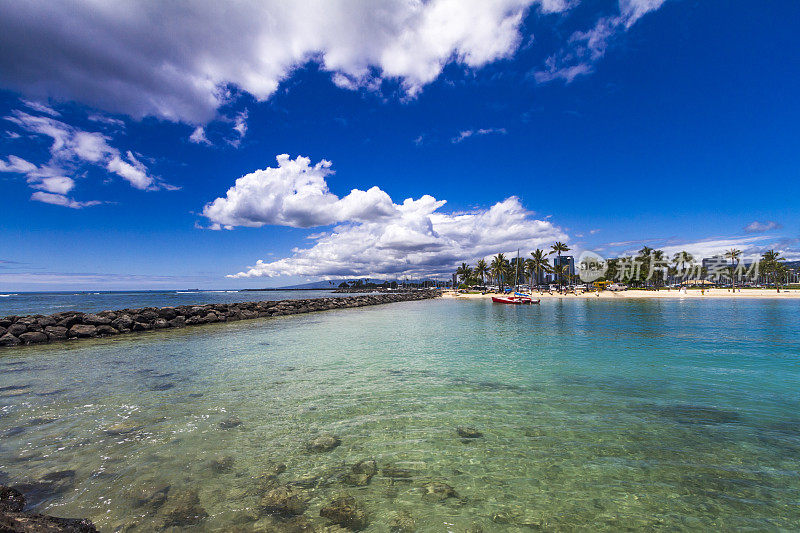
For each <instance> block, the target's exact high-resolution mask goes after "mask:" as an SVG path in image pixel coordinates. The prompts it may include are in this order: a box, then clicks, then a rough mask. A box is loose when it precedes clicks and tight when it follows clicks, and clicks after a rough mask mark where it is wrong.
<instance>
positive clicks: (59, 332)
mask: <svg viewBox="0 0 800 533" xmlns="http://www.w3.org/2000/svg"><path fill="white" fill-rule="evenodd" d="M67 331H69V330H68V329H67V328H65V327H64V326H47V327H46V328H44V332H45V333H46V334H47V337H48V338H49V339H50V340H51V341H56V340H62V339H66V338H67Z"/></svg>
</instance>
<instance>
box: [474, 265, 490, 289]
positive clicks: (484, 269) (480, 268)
mask: <svg viewBox="0 0 800 533" xmlns="http://www.w3.org/2000/svg"><path fill="white" fill-rule="evenodd" d="M473 272H474V273H475V275H476V276H480V277H481V285H486V282H485V281H484V276H485V275H486V274H488V273H489V266H488V265H487V264H486V260H485V259H478V262H477V263H475V270H474V271H473Z"/></svg>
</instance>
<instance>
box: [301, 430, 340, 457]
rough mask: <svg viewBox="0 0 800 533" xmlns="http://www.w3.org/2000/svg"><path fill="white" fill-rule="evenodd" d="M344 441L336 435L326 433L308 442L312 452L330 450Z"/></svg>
mask: <svg viewBox="0 0 800 533" xmlns="http://www.w3.org/2000/svg"><path fill="white" fill-rule="evenodd" d="M341 443H342V440H341V439H340V438H339V437H337V436H336V435H331V434H330V433H324V434H322V435H320V436H319V437H317V438H315V439H313V440H312V441H311V442H309V443H308V446H307V447H308V450H309V451H312V452H329V451H331V450H332V449H334V448H336V447H337V446H339V445H340V444H341Z"/></svg>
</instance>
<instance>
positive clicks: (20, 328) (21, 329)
mask: <svg viewBox="0 0 800 533" xmlns="http://www.w3.org/2000/svg"><path fill="white" fill-rule="evenodd" d="M26 331H28V327H27V326H26V325H25V324H20V323H19V322H17V323H16V324H11V325H10V326H8V329H7V330H6V333H10V334H11V335H13V336H15V337H19V336H20V335H22V334H23V333H25V332H26Z"/></svg>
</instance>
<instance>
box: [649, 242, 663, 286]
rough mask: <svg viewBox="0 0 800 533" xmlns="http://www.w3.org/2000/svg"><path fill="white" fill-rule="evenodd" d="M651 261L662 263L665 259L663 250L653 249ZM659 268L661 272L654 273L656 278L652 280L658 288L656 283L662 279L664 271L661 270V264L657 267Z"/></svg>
mask: <svg viewBox="0 0 800 533" xmlns="http://www.w3.org/2000/svg"><path fill="white" fill-rule="evenodd" d="M652 261H653V263H654V264H658V265H664V264H666V261H665V260H664V250H653V252H652ZM659 270H661V271H662V274H661V275H660V276H659V275H656V278H655V279H654V280H653V284H654V285H655V286H656V289H658V285H659V283H660V282H662V281H664V277H665V273H664V272H663V266H660V267H659ZM653 272H655V267H654V268H653Z"/></svg>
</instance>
